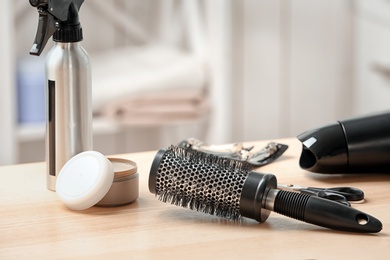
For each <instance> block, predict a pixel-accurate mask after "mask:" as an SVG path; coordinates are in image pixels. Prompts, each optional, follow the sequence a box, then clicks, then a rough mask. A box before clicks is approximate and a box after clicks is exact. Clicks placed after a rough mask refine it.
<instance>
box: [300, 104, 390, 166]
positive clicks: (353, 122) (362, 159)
mask: <svg viewBox="0 0 390 260" xmlns="http://www.w3.org/2000/svg"><path fill="white" fill-rule="evenodd" d="M298 139H299V140H300V141H301V142H302V145H303V147H302V154H301V157H300V161H299V164H300V166H301V167H302V168H303V169H306V170H309V171H312V172H318V173H390V112H387V113H382V114H376V115H370V116H365V117H359V118H354V119H348V120H343V121H339V122H337V123H335V124H332V125H327V126H324V127H321V128H318V129H315V130H311V131H307V132H304V133H303V134H301V135H299V136H298Z"/></svg>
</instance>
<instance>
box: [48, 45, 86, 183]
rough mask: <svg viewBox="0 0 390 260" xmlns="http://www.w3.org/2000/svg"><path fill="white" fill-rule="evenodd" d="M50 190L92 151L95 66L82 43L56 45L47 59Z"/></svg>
mask: <svg viewBox="0 0 390 260" xmlns="http://www.w3.org/2000/svg"><path fill="white" fill-rule="evenodd" d="M45 69H46V104H47V106H46V108H47V109H46V167H47V188H48V189H49V190H53V191H54V190H55V182H56V176H57V175H58V173H59V171H60V170H61V168H62V166H63V165H64V164H65V163H66V162H67V161H68V160H69V159H70V158H71V157H73V156H74V155H76V154H78V153H80V152H82V151H87V150H92V104H91V102H92V101H91V99H92V98H91V94H92V93H91V92H92V90H91V88H92V87H91V65H90V61H89V57H88V54H87V52H86V51H85V50H84V49H83V48H82V46H81V43H80V42H72V43H62V42H56V43H55V46H54V47H53V48H52V49H51V50H50V52H49V53H48V55H47V57H46V65H45Z"/></svg>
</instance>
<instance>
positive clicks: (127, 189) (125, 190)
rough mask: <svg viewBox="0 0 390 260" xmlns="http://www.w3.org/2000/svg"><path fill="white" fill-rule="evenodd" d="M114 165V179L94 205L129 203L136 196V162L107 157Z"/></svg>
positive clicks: (137, 184)
mask: <svg viewBox="0 0 390 260" xmlns="http://www.w3.org/2000/svg"><path fill="white" fill-rule="evenodd" d="M108 160H110V162H111V163H112V166H113V167H114V181H113V183H112V185H111V188H110V189H109V190H108V192H107V194H106V195H105V196H104V197H103V198H102V199H101V200H100V201H99V202H98V203H97V204H96V206H104V207H113V206H121V205H125V204H129V203H131V202H133V201H135V200H136V199H137V198H138V193H139V189H138V187H139V174H138V172H137V164H136V163H135V162H133V161H130V160H125V159H119V158H108Z"/></svg>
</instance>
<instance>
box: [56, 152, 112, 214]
mask: <svg viewBox="0 0 390 260" xmlns="http://www.w3.org/2000/svg"><path fill="white" fill-rule="evenodd" d="M113 180H114V168H113V166H112V164H111V162H110V161H109V160H108V159H107V158H106V157H105V156H104V155H103V154H101V153H99V152H96V151H86V152H82V153H79V154H77V155H76V156H74V157H72V158H71V159H70V160H69V161H68V162H67V163H66V164H65V165H64V166H63V167H62V169H61V171H60V172H59V174H58V176H57V181H56V192H57V194H58V196H59V198H60V199H61V200H62V202H64V203H65V205H66V206H67V207H68V208H70V209H73V210H83V209H87V208H89V207H92V206H93V205H95V204H96V203H98V202H99V201H100V200H101V199H102V198H103V197H104V196H105V195H106V194H107V192H108V190H109V189H110V187H111V185H112V183H113Z"/></svg>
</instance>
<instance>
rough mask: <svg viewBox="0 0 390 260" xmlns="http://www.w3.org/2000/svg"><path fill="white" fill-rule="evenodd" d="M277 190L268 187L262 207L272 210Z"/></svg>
mask: <svg viewBox="0 0 390 260" xmlns="http://www.w3.org/2000/svg"><path fill="white" fill-rule="evenodd" d="M279 191H280V190H277V189H269V191H268V193H267V196H265V203H264V208H266V209H268V210H271V211H274V203H275V198H276V195H277V194H278V193H279Z"/></svg>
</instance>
